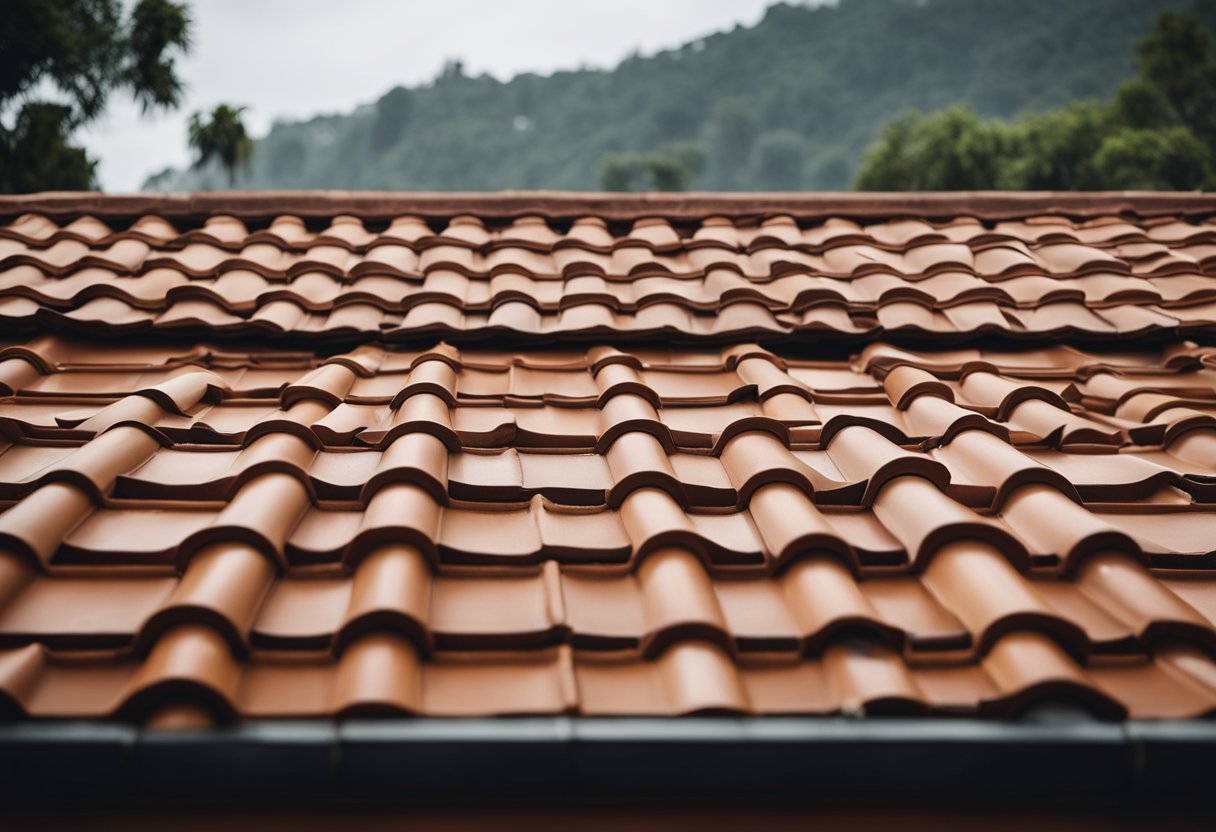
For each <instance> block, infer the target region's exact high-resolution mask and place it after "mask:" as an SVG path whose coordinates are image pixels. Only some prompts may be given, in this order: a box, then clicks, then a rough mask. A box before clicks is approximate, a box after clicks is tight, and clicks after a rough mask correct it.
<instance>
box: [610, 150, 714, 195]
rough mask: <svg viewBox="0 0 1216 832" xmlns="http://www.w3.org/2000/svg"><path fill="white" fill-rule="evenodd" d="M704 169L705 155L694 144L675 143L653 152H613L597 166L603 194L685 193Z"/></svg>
mask: <svg viewBox="0 0 1216 832" xmlns="http://www.w3.org/2000/svg"><path fill="white" fill-rule="evenodd" d="M704 166H705V154H704V152H702V150H701V148H700V146H699V145H697V144H695V143H693V142H676V143H673V144H669V145H666V146H664V147H663V148H662V149H660V150H659V151H657V152H655V153H647V154H640V153H614V154H611V155H608V156H605V157H604V160H603V162H602V163H601V164H600V187H601V188H602V189H603V190H605V191H637V190H651V191H687V190H689V189H690V188H691V187H692V186H693V183H694V182H695V181H696V179H697V177H698V176H699V175H700V173H701V170H702V169H703V168H704Z"/></svg>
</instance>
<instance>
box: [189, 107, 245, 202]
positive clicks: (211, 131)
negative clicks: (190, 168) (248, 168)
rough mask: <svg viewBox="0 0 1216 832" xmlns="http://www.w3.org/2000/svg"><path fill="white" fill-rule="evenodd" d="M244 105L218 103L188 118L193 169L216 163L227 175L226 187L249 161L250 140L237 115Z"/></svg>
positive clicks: (240, 114)
mask: <svg viewBox="0 0 1216 832" xmlns="http://www.w3.org/2000/svg"><path fill="white" fill-rule="evenodd" d="M244 112H245V108H244V107H232V106H230V105H228V104H220V105H219V106H218V107H216V108H215V109H214V110H212V111H211V114H210V115H209V116H208V115H204V114H203V113H195V114H194V115H193V116H191V117H190V130H189V133H190V148H191V149H192V150H193V151H194V153H195V162H194V167H195V168H201V167H203V166H205V165H207V164H208V163H211V162H218V163H219V165H220V166H221V167H222V168H223V169H224V171H225V172H226V173H227V174H228V186H229V187H232V186H233V185H235V184H236V174H237V171H238V170H240V169H241V168H243V167H244V166H245V165H247V164H248V163H249V157H250V156H251V155H252V154H253V139H251V138H249V133H248V132H247V131H246V130H245V122H244V120H243V119H242V118H241V116H242V114H243V113H244Z"/></svg>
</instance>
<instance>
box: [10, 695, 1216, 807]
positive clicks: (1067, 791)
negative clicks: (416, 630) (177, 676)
mask: <svg viewBox="0 0 1216 832" xmlns="http://www.w3.org/2000/svg"><path fill="white" fill-rule="evenodd" d="M1213 771H1216V724H1213V723H1208V722H1198V721H1186V722H1125V723H1103V722H1096V721H1090V720H1085V719H1074V718H1071V717H1070V718H1067V719H1062V720H1040V721H1023V722H992V721H980V720H969V719H957V720H955V719H916V720H909V719H877V718H871V719H847V718H822V719H820V718H795V719H785V718H759V719H732V718H694V719H591V718H567V717H558V718H536V719H532V718H520V719H485V720H482V719H474V720H465V719H453V720H442V719H418V720H408V721H407V720H391V721H370V720H354V721H345V722H332V721H322V720H315V721H302V722H289V721H261V722H246V723H243V724H241V725H239V726H237V727H232V728H223V729H219V730H214V731H207V732H168V731H151V730H146V729H141V728H139V727H135V726H130V725H123V724H116V723H101V722H59V723H56V722H45V723H38V722H27V723H14V724H9V725H5V726H0V795H2V796H3V797H4V799H5V801H6V805H13V804H17V805H23V806H34V807H37V806H55V807H63V806H65V805H69V804H71V805H99V806H105V805H110V806H122V807H126V808H130V807H132V806H157V805H161V806H172V807H175V808H180V807H182V806H183V805H192V804H197V805H207V806H215V805H217V804H222V805H275V802H276V801H283V800H290V805H291V806H295V807H298V806H299V805H300V804H301V803H303V804H304V805H324V804H326V803H332V801H334V800H340V801H345V802H350V801H370V802H375V803H386V802H387V803H404V804H408V805H461V806H466V805H469V804H470V802H475V803H482V804H485V803H490V804H512V805H533V806H536V805H541V806H560V805H567V806H570V805H575V806H580V807H581V806H587V805H590V804H594V803H596V802H597V801H598V802H600V803H603V802H605V801H607V802H608V803H611V804H612V805H622V804H626V805H628V804H642V805H657V804H663V805H680V804H690V805H696V806H699V807H702V808H704V807H706V806H714V805H721V806H739V805H740V803H741V801H742V802H745V803H746V802H747V801H762V804H760V805H765V806H772V805H775V804H777V805H785V804H795V805H797V804H806V803H811V804H814V805H819V806H845V807H849V806H853V807H856V806H865V807H874V806H891V805H895V806H903V805H915V806H928V807H936V808H943V807H946V806H948V807H951V808H959V807H964V808H965V807H968V806H970V807H973V808H974V807H982V808H994V807H1000V806H1007V807H1017V808H1024V807H1027V806H1051V807H1059V806H1063V807H1075V808H1090V809H1092V808H1095V807H1099V808H1102V809H1103V810H1105V811H1109V810H1111V809H1112V808H1118V807H1126V808H1129V809H1133V808H1146V807H1149V808H1151V807H1153V806H1160V805H1166V804H1168V805H1169V806H1172V807H1180V806H1189V807H1192V808H1202V807H1208V806H1212V805H1213V804H1216V794H1214V793H1216V788H1213V786H1212V772H1213Z"/></svg>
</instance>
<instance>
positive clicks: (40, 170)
mask: <svg viewBox="0 0 1216 832" xmlns="http://www.w3.org/2000/svg"><path fill="white" fill-rule="evenodd" d="M2 17H3V20H2V25H0V192H3V193H15V192H25V191H33V190H80V189H87V188H91V187H93V186H94V168H95V166H96V162H95V161H94V160H92V159H90V158H89V156H88V154H87V153H86V152H85V150H84V148H82V147H78V146H76V145H75V144H73V143H72V136H73V134H74V133H75V131H76V130H77V129H79V128H80V127H81V126H83V125H85V124H87V123H89V122H90V121H92V120H94V119H96V118H97V117H98V116H99V115H101V113H102V111H103V110H104V109H105V105H106V101H107V99H108V98H109V96H110V94H111V93H112V92H114V91H116V90H123V91H127V92H130V93H131V94H132V95H133V96H134V97H135V99H136V100H137V101H138V102H139V103H140V104H141V105H142V107H143V109H144V111H145V112H148V111H150V110H153V109H156V108H158V107H163V108H175V107H177V106H178V105H179V104H180V102H181V96H182V84H181V81H180V79H179V78H178V77H177V73H176V69H175V67H174V60H175V58H176V57H177V56H178V55H181V54H185V53H186V51H187V50H189V48H190V15H189V12H188V11H187V9H186V6H185V5H184V4H180V3H173V2H171V0H139V2H138V3H136V4H135V7H134V8H133V9H132V10H131V13H130V15H129V16H126V17H124V15H123V4H122V2H120V0H5V2H4V5H3V15H2ZM48 95H50V96H51V97H52V100H42V99H43V98H44V97H46V96H48Z"/></svg>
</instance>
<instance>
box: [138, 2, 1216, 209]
mask: <svg viewBox="0 0 1216 832" xmlns="http://www.w3.org/2000/svg"><path fill="white" fill-rule="evenodd" d="M1170 8H1177V9H1192V8H1198V10H1199V11H1200V13H1201V15H1202V16H1203V18H1204V19H1205V20H1206V21H1207V22H1208V24H1209V26H1211V25H1212V24H1213V23H1216V0H1200V2H1199V3H1194V2H1192V0H982V1H977V0H841V2H840V3H839V5H838V6H820V7H815V8H808V7H802V6H789V5H785V4H779V5H775V6H773V7H771V8H770V9H769V10H768V12H767V13H766V14H765V16H764V19H763V20H762V21H761V22H760V23H758V24H757V25H756V26H754V27H752V28H743V27H737V28H735V29H734V30H733V31H730V32H723V33H720V34H715V35H713V36H710V37H707V38H704V39H703V40H698V41H694V42H691V43H687V44H685V45H683V46H682V47H680V48H678V49H672V50H668V51H665V52H661V53H658V54H656V55H653V56H647V57H641V56H637V57H631V58H629V59H627V60H625V61H624V62H622V63H621V64H620V65H619V66H617V67H616V68H615V69H613V70H611V71H602V70H578V71H569V72H557V73H554V74H553V75H550V76H538V75H521V76H518V77H516V78H514V79H512V80H510V81H509V82H500V81H498V80H495V79H493V78H490V77H488V76H481V77H470V76H468V75H467V74H465V72H464V71H463V68H462V67H461V65H460V64H459V63H451V64H449V65H448V66H447V67H445V68H444V70H443V71H442V72H441V73H440V74H439V75H438V76H437V77H436V78H435V80H434V81H433V82H431V83H430V84H427V85H424V86H420V87H415V88H405V87H396V88H394V89H392V90H390V91H389V92H387V93H386V94H385V95H384V96H383V97H381V98H380V99H379V100H378V101H376V102H374V103H372V104H369V105H366V106H363V107H360V108H358V109H357V110H356V111H355V112H353V113H350V114H346V115H323V116H317V117H315V118H313V119H311V120H308V121H304V122H279V123H276V124H275V126H274V127H273V129H272V130H271V131H270V133H269V135H267V136H266V137H264V138H262V139H260V140H259V141H257V143H256V145H255V148H254V151H253V155H252V159H251V162H250V164H249V166H248V167H247V168H245V169H244V171H243V172H242V173H241V174H240V176H239V177H238V179H237V187H248V188H369V189H410V190H497V189H502V188H569V189H598V188H601V187H609V188H612V189H620V190H626V189H648V188H654V187H658V188H665V189H684V188H690V187H693V188H702V189H760V190H762V189H781V190H795V189H807V188H847V187H848V186H849V184H850V183H851V182H852V181H853V178H854V174H855V172H856V169H857V166H858V163H859V161H860V159H861V155H862V153H863V152H864V151H865V149H866V148H867V147H868V146H869V145H870V144H871V143H872V142H873V141H874V140H875V139H876V138H877V137H878V136H879V134H880V131H881V130H882V127H883V125H884V124H885V123H886V122H888V121H889V120H891V119H892V118H893V117H895V116H898V115H899V114H900V113H902V112H904V111H906V110H908V109H910V108H915V109H918V110H922V111H932V110H937V109H940V108H943V107H947V106H949V105H953V104H963V105H966V106H969V107H970V108H972V109H973V110H974V111H975V112H976V113H977V114H979V115H980V116H1001V117H1012V116H1016V115H1018V114H1021V113H1026V112H1030V111H1038V110H1044V109H1047V108H1050V107H1055V106H1058V105H1060V104H1063V103H1066V102H1068V101H1071V100H1074V99H1079V98H1088V97H1094V98H1101V99H1108V98H1109V97H1110V96H1111V94H1112V93H1113V91H1114V90H1115V88H1116V87H1117V86H1118V84H1119V83H1120V82H1121V81H1123V80H1124V79H1126V78H1128V77H1130V76H1131V75H1132V74H1133V73H1134V68H1133V47H1134V44H1135V43H1136V42H1137V41H1138V40H1139V39H1140V38H1142V37H1143V36H1144V35H1145V33H1146V32H1148V31H1149V30H1150V29H1151V28H1152V26H1153V21H1154V19H1155V18H1156V16H1157V15H1158V13H1159V12H1161V11H1162V10H1164V9H1170ZM226 186H227V178H226V176H225V175H224V174H223V173H222V172H220V171H219V170H218V169H204V170H201V171H187V172H175V171H167V172H164V173H162V174H159V175H157V176H155V177H152V178H151V179H150V180H149V182H148V184H147V187H150V188H162V189H194V188H204V187H226Z"/></svg>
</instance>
